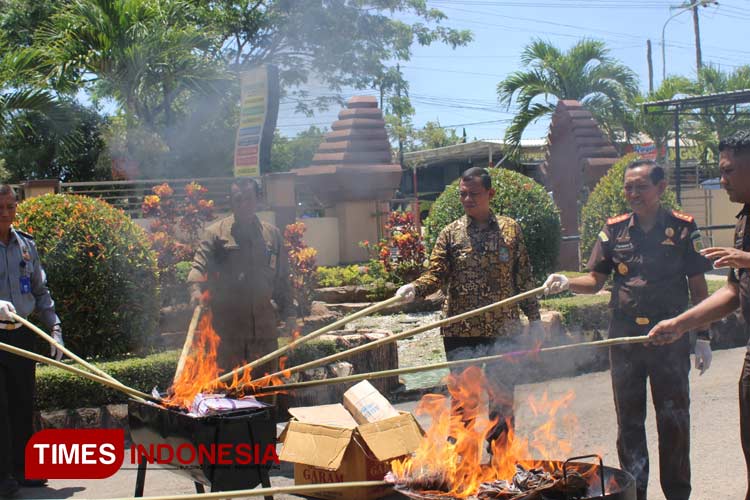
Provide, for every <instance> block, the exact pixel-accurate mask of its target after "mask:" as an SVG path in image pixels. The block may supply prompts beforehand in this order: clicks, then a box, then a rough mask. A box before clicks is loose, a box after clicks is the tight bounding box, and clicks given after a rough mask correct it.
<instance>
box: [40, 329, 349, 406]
mask: <svg viewBox="0 0 750 500" xmlns="http://www.w3.org/2000/svg"><path fill="white" fill-rule="evenodd" d="M341 350H344V348H343V347H341V348H339V347H337V346H336V344H335V343H334V342H331V341H324V340H317V341H312V342H309V343H306V344H302V345H301V346H299V347H297V348H296V349H294V351H292V352H291V353H290V356H289V357H290V365H298V364H302V363H306V362H308V361H311V360H314V359H320V358H322V357H324V356H329V355H331V354H334V353H336V352H339V351H341ZM179 353H180V351H179V350H175V351H166V352H161V353H158V354H152V355H151V356H147V357H144V358H129V359H124V360H120V361H107V362H101V363H94V365H96V366H97V367H98V368H100V369H102V370H103V371H105V372H107V373H109V374H110V375H112V376H113V377H114V378H116V379H117V380H119V381H120V382H122V383H123V384H125V385H127V386H128V387H132V388H133V389H137V390H139V391H141V392H145V393H147V394H150V393H151V390H152V389H153V388H154V387H157V388H158V389H159V390H160V391H164V390H166V389H167V388H169V386H170V385H172V377H173V376H174V371H175V369H176V368H177V359H178V358H179ZM74 366H76V367H77V368H78V367H79V366H78V365H74ZM36 385H37V393H36V407H37V409H38V410H43V411H47V410H59V409H68V408H69V409H72V408H94V407H99V406H102V405H107V404H114V403H124V402H126V401H127V400H128V396H127V395H125V394H123V393H121V392H120V391H116V390H114V389H110V388H108V387H105V386H104V385H102V384H100V383H98V382H94V381H91V380H88V379H85V378H83V377H80V376H78V375H75V374H73V373H69V372H66V371H65V370H61V369H60V368H53V367H50V366H40V367H38V368H37V372H36Z"/></svg>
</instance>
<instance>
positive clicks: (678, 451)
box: [545, 160, 711, 500]
mask: <svg viewBox="0 0 750 500" xmlns="http://www.w3.org/2000/svg"><path fill="white" fill-rule="evenodd" d="M666 186H667V183H666V181H665V179H664V170H663V169H662V168H661V167H660V166H659V165H657V164H656V163H654V162H652V161H650V160H637V161H635V162H633V163H631V164H630V165H628V167H627V168H626V170H625V179H624V188H625V198H626V199H627V200H628V202H629V203H630V206H631V208H632V209H633V213H629V214H623V215H619V216H617V217H612V218H610V219H608V220H607V223H606V224H605V226H604V228H603V229H602V231H601V232H600V233H599V236H598V238H597V241H596V245H595V246H594V249H593V251H592V253H591V257H590V258H589V262H588V268H589V270H590V271H591V272H590V273H589V274H588V275H587V276H581V277H578V278H573V279H570V280H568V279H567V278H566V277H565V276H562V275H558V274H553V275H551V276H550V277H549V278H548V279H547V282H546V283H545V286H547V287H548V289H549V290H550V292H552V293H557V292H560V291H563V290H566V289H568V288H570V290H572V291H573V292H576V293H596V292H597V291H598V290H600V289H601V288H602V286H603V285H604V282H605V281H606V280H607V278H608V277H609V275H610V274H611V273H612V272H613V271H614V273H615V275H614V286H613V289H612V299H611V301H610V308H611V309H612V318H611V321H610V326H609V337H610V338H616V337H630V336H636V335H646V334H647V333H648V331H649V329H650V328H651V327H652V326H653V325H655V324H656V323H657V322H658V321H659V320H662V319H664V318H668V317H671V316H673V315H674V314H676V313H679V312H681V311H684V310H685V309H686V308H687V306H688V299H689V298H690V299H692V302H693V304H697V303H698V302H700V301H702V300H703V299H705V298H706V296H707V295H708V287H707V285H706V278H705V276H704V275H703V273H705V272H706V271H708V270H709V269H711V264H710V262H709V261H708V260H707V259H706V258H704V257H702V256H701V255H700V254H699V252H698V250H699V249H700V233H699V232H698V228H697V226H696V224H695V222H694V221H693V218H692V217H691V216H689V215H685V214H681V213H679V212H675V211H668V210H666V209H664V208H663V207H662V206H661V204H660V202H659V199H660V197H661V195H662V193H663V192H664V190H665V189H666ZM688 290H689V292H690V297H688ZM699 337H701V338H702V340H701V341H699V343H698V344H699V346H698V347H697V348H696V366H697V367H699V368H701V373H702V372H703V371H705V369H706V368H708V365H709V364H710V356H711V354H710V352H711V351H710V343H709V342H708V333H707V332H700V334H699ZM609 356H610V366H611V375H612V391H613V393H614V399H615V411H616V413H617V427H618V431H617V452H618V455H619V458H620V466H621V467H622V468H623V469H624V470H626V471H628V472H630V473H631V474H632V475H633V476H634V477H635V479H636V491H637V497H638V500H645V499H646V488H647V486H648V472H649V463H648V449H647V447H646V429H645V420H646V379H650V381H651V394H652V397H653V400H654V407H655V409H656V426H657V431H658V433H659V478H660V482H661V487H662V491H663V492H664V496H665V497H666V498H667V500H686V499H688V498H689V497H690V490H691V488H690V389H689V384H688V372H689V370H690V345H689V337H685V338H684V339H682V341H681V342H677V343H675V344H673V345H669V346H661V347H656V346H644V345H637V344H634V345H623V346H613V347H612V348H611V349H610V353H609Z"/></svg>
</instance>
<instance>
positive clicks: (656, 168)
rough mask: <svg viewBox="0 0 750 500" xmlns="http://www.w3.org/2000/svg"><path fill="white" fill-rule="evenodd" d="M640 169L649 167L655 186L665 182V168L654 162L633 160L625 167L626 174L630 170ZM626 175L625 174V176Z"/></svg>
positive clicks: (649, 173) (649, 174)
mask: <svg viewBox="0 0 750 500" xmlns="http://www.w3.org/2000/svg"><path fill="white" fill-rule="evenodd" d="M639 167H648V168H649V171H648V176H649V177H650V178H651V182H652V183H654V185H656V184H659V183H660V182H661V181H663V180H664V177H666V176H665V175H664V167H662V166H661V165H659V164H658V163H657V162H655V161H654V160H644V159H639V160H633V161H631V162H630V163H628V166H627V167H625V172H627V171H628V170H633V169H634V168H639ZM623 175H624V174H623Z"/></svg>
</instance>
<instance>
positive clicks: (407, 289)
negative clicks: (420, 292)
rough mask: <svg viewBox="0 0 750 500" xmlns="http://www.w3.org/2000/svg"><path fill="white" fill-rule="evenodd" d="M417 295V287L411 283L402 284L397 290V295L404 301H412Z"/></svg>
mask: <svg viewBox="0 0 750 500" xmlns="http://www.w3.org/2000/svg"><path fill="white" fill-rule="evenodd" d="M416 296H417V289H416V288H414V285H412V284H411V283H409V284H408V285H404V286H402V287H401V288H399V289H398V291H396V297H399V298H400V299H401V300H403V301H404V302H412V301H413V300H414V298H415V297H416Z"/></svg>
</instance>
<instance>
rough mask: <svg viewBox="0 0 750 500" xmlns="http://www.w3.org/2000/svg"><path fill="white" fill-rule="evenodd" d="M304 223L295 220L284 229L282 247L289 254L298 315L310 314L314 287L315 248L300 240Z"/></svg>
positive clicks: (303, 232)
mask: <svg viewBox="0 0 750 500" xmlns="http://www.w3.org/2000/svg"><path fill="white" fill-rule="evenodd" d="M305 230H306V228H305V224H304V223H302V222H295V223H294V224H289V225H288V226H287V227H286V229H284V247H285V248H286V250H287V252H288V254H289V267H290V271H291V274H292V288H293V290H294V298H295V299H296V300H297V306H298V308H299V311H298V312H299V315H300V316H307V315H308V314H310V305H311V304H312V293H313V290H314V289H315V269H316V268H317V265H316V264H315V256H316V255H318V252H317V250H315V249H314V248H312V247H309V246H307V244H306V243H305V242H304V241H303V240H302V236H303V235H304V234H305Z"/></svg>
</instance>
